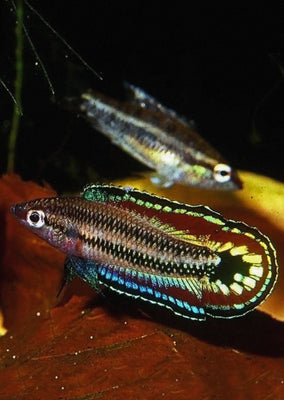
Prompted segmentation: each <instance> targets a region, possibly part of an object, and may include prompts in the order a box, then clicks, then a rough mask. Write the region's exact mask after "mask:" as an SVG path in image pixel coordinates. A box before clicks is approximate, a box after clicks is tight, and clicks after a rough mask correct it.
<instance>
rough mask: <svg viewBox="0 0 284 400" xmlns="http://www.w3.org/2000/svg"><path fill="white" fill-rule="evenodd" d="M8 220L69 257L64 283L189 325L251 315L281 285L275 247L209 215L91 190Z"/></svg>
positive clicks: (27, 207) (26, 207)
mask: <svg viewBox="0 0 284 400" xmlns="http://www.w3.org/2000/svg"><path fill="white" fill-rule="evenodd" d="M11 212H12V213H13V214H14V216H15V217H16V218H17V219H18V220H19V222H20V223H22V224H23V225H24V226H26V227H27V228H29V229H30V230H32V231H33V232H34V233H35V234H37V235H38V236H40V237H41V238H43V239H45V240H46V241H47V242H48V243H50V244H51V245H53V246H55V247H57V248H59V249H60V250H61V251H63V252H64V253H66V254H67V256H68V257H67V260H66V263H65V271H66V277H65V279H66V281H68V280H70V279H71V278H72V277H73V276H74V275H78V276H80V277H81V278H82V279H83V280H84V281H86V282H88V283H89V284H90V285H91V286H92V287H93V288H95V289H98V288H100V286H101V285H104V286H106V287H108V288H110V289H111V290H113V291H115V292H118V293H121V294H124V295H127V296H130V297H132V298H139V299H142V300H144V301H148V302H150V303H152V304H153V305H155V306H161V307H166V308H167V309H169V310H171V311H172V312H174V313H175V314H177V315H179V316H182V317H184V318H190V319H196V320H201V321H202V320H205V319H206V317H207V316H211V317H215V318H234V317H238V316H241V315H244V314H246V313H248V312H249V311H252V310H253V309H254V308H255V307H257V306H258V305H259V304H260V303H262V302H263V301H264V300H265V298H266V297H267V296H268V295H269V294H270V293H271V291H272V289H273V287H274V285H275V282H276V279H277V274H278V266H277V260H276V252H275V249H274V247H273V245H272V243H271V242H270V240H269V238H268V237H267V236H265V235H264V234H262V233H260V232H259V231H258V230H257V229H256V228H254V227H250V226H248V225H246V224H245V223H243V222H238V221H233V220H227V219H225V218H224V217H223V216H221V215H220V214H219V213H217V212H216V211H213V210H211V209H210V208H209V207H207V206H191V205H186V204H182V203H179V202H176V201H170V200H167V199H165V198H161V197H158V196H155V195H152V194H148V193H146V192H141V191H139V190H134V189H130V188H121V187H115V186H109V185H90V186H87V187H86V188H85V189H84V191H83V194H82V197H56V198H45V199H37V200H34V201H29V202H26V203H21V204H16V205H14V206H13V207H12V208H11Z"/></svg>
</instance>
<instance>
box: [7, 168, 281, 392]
mask: <svg viewBox="0 0 284 400" xmlns="http://www.w3.org/2000/svg"><path fill="white" fill-rule="evenodd" d="M137 183H138V182H136V183H135V184H134V186H138V184H137ZM127 184H128V185H131V184H132V183H131V181H130V180H128V181H127ZM142 186H143V185H142ZM145 186H146V185H145ZM140 187H141V182H140ZM146 188H147V189H148V190H150V191H154V188H153V189H152V190H151V188H150V189H149V187H148V186H147V187H145V189H146ZM267 190H269V188H268V189H267ZM194 192H195V191H194V190H193V191H192V190H191V189H187V188H181V187H176V188H175V189H174V188H173V189H170V190H169V191H167V192H166V191H164V192H163V193H162V194H163V195H166V196H167V197H173V196H174V198H176V199H177V200H182V201H186V202H188V203H194V200H197V196H196V195H195V194H193V193H194ZM203 193H204V192H203ZM205 193H206V192H205ZM244 193H246V195H245V194H244V197H245V196H248V193H247V192H245V191H244ZM0 194H1V198H0V212H1V214H0V216H1V242H0V243H1V245H2V252H1V265H0V268H1V269H0V271H1V281H0V285H1V292H0V293H1V305H2V309H3V312H4V317H5V326H6V328H7V329H8V333H7V334H6V335H5V336H3V337H1V338H0V357H1V366H0V382H1V384H0V398H1V399H9V400H11V399H49V400H51V399H60V398H62V399H75V398H76V399H83V398H84V399H95V398H100V399H108V400H109V399H110V400H112V399H123V398H125V399H128V400H132V399H150V400H151V399H155V400H156V399H158V398H161V399H173V398H174V399H177V400H179V399H180V400H183V399H187V400H188V399H216V400H217V399H218V400H222V399H228V398H229V399H273V400H280V399H283V398H284V345H283V337H284V323H283V322H281V321H277V320H276V319H273V318H272V317H271V316H270V315H268V314H265V313H262V312H260V311H254V312H253V313H251V314H250V315H248V316H246V317H243V318H239V319H235V320H210V321H208V322H206V323H197V322H193V321H186V320H182V319H179V318H174V317H173V316H171V315H168V314H167V313H166V312H161V310H157V309H155V308H153V307H150V306H147V307H146V306H145V305H144V304H140V303H139V304H138V303H135V304H134V303H133V302H131V301H129V300H127V299H125V298H122V297H119V296H114V295H110V294H108V293H106V297H101V296H100V295H98V294H96V293H95V292H94V291H92V290H91V289H90V288H89V287H88V286H87V285H85V284H84V283H83V282H81V281H80V280H77V281H75V282H72V283H71V284H70V285H69V287H68V288H67V290H66V292H65V294H64V296H63V298H60V299H57V298H56V294H57V291H58V288H59V286H60V282H61V277H62V266H63V260H64V256H63V255H62V254H61V253H60V252H58V251H57V250H55V249H54V248H52V247H51V246H49V245H48V244H46V243H45V242H43V241H41V240H40V239H38V238H37V237H35V236H34V235H33V234H32V233H30V232H28V231H27V230H25V229H24V228H23V227H22V226H20V225H19V224H18V223H17V222H16V221H15V220H14V219H13V218H12V217H11V215H10V214H9V212H8V209H9V207H10V206H11V205H12V204H13V203H15V202H18V201H24V200H29V199H31V198H36V197H47V196H52V195H54V192H53V191H52V190H51V189H50V188H41V187H38V186H37V185H35V184H34V183H32V182H23V181H21V179H20V178H19V177H17V176H14V175H11V176H4V177H3V178H2V179H1V180H0ZM160 194H161V193H160ZM270 195H271V193H270ZM194 196H195V197H194ZM204 196H205V195H204ZM238 196H239V194H236V195H232V194H224V193H218V194H216V193H214V196H213V195H211V198H212V199H213V197H214V199H215V202H217V203H218V201H217V200H216V199H218V198H219V199H221V203H222V202H223V205H222V206H220V208H219V210H220V211H222V212H223V213H224V214H225V216H228V217H233V218H234V219H243V220H245V221H247V222H249V223H252V224H254V225H257V226H258V227H259V228H260V229H261V230H262V231H264V232H265V233H267V234H268V235H269V236H270V237H271V238H272V239H273V241H274V242H275V245H276V247H277V248H278V250H279V256H280V258H281V260H283V248H284V246H283V239H282V237H283V232H281V230H280V227H279V226H278V225H277V224H275V223H274V222H273V221H272V220H271V218H270V216H266V217H265V220H264V219H263V215H264V212H263V211H261V214H258V212H259V209H258V208H257V206H255V204H256V202H255V201H252V200H251V202H253V204H254V206H253V208H254V209H255V210H254V212H253V213H252V210H251V209H250V208H248V206H247V204H246V203H244V202H243V201H240V200H239V199H238ZM182 197H183V198H182ZM209 197H210V196H209ZM226 198H227V199H229V198H231V199H232V200H231V203H230V201H229V200H226ZM189 199H190V200H192V201H189ZM209 200H210V199H209ZM209 200H208V199H206V201H201V202H202V203H208V202H209ZM208 204H209V203H208ZM230 204H231V206H230ZM211 206H212V204H211ZM217 207H218V204H217V205H216V204H215V207H214V208H217ZM282 211H283V210H282ZM282 211H281V212H280V214H279V215H280V216H282V215H283V212H282ZM281 241H282V247H280V245H281ZM282 275H283V274H281V279H280V281H279V284H278V285H279V286H280V287H281V288H283V277H282ZM279 286H278V287H279ZM278 287H277V288H276V290H275V293H276V299H277V300H275V302H274V303H273V301H272V304H273V307H272V311H273V313H274V314H275V315H276V314H277V315H280V314H281V312H280V313H278V311H279V308H281V307H282V311H283V295H282V293H283V289H282V290H279V289H278ZM277 290H279V293H278V294H277ZM273 296H274V294H273V295H272V296H271V298H272V297H273ZM268 301H269V300H268ZM279 304H282V306H281V307H279ZM139 307H141V310H140V309H139ZM149 315H151V318H149ZM282 316H283V314H282Z"/></svg>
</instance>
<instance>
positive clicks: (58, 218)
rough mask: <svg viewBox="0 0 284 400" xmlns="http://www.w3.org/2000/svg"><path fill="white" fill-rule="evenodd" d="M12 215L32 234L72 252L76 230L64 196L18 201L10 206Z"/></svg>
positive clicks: (76, 234)
mask: <svg viewBox="0 0 284 400" xmlns="http://www.w3.org/2000/svg"><path fill="white" fill-rule="evenodd" d="M10 211H11V213H12V215H13V216H14V217H15V218H16V220H18V221H19V222H20V224H22V225H24V226H25V227H26V228H28V229H29V230H30V231H32V232H33V233H34V234H36V235H37V236H39V237H40V238H42V239H44V240H45V241H47V242H48V243H49V244H51V245H52V246H54V247H57V248H59V249H60V250H61V251H63V252H64V253H67V254H73V252H74V249H75V246H76V239H77V238H78V230H77V229H76V228H75V227H74V226H75V224H74V220H73V219H72V218H71V217H70V215H68V205H67V203H66V201H65V199H64V198H44V199H36V200H32V201H28V202H25V203H18V204H15V205H13V206H12V207H11V208H10Z"/></svg>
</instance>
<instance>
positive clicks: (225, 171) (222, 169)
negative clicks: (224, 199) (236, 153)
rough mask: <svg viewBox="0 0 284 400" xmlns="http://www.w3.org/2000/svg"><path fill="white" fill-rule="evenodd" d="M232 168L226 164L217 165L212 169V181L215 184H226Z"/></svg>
mask: <svg viewBox="0 0 284 400" xmlns="http://www.w3.org/2000/svg"><path fill="white" fill-rule="evenodd" d="M231 173H232V168H231V167H230V166H229V165H227V164H222V163H220V164H217V165H215V167H214V169H213V175H214V179H215V180H216V181H217V182H220V183H223V182H228V181H229V180H230V179H231Z"/></svg>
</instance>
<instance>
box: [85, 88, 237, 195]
mask: <svg viewBox="0 0 284 400" xmlns="http://www.w3.org/2000/svg"><path fill="white" fill-rule="evenodd" d="M126 88H127V92H128V97H129V101H126V102H119V101H117V100H114V99H110V98H108V97H106V96H104V95H102V94H100V93H95V92H91V91H90V92H88V93H83V94H82V99H81V104H80V110H81V112H82V113H83V115H85V117H86V119H87V120H88V121H89V122H90V123H91V124H92V126H93V127H94V128H95V129H97V130H98V131H100V132H102V133H104V134H105V135H106V136H107V137H108V138H109V139H110V140H111V141H112V142H113V143H114V144H115V145H117V146H119V147H120V148H122V149H123V150H124V151H126V152H127V153H129V154H130V155H132V156H133V157H134V158H136V159H137V160H139V161H140V162H141V163H143V164H145V165H147V166H148V167H149V168H151V169H154V170H155V171H156V173H155V174H154V175H153V176H152V178H151V180H152V182H153V183H154V184H157V185H159V186H163V187H169V186H171V185H172V184H174V183H182V184H185V185H190V186H197V187H201V188H207V189H221V190H235V189H240V188H241V187H242V183H241V181H240V179H239V177H238V175H237V172H236V171H235V170H233V169H232V167H231V166H230V165H228V164H227V162H226V161H225V160H224V158H223V157H222V156H221V155H220V154H219V153H218V152H217V151H216V150H214V149H213V148H212V147H211V146H210V145H209V144H208V143H207V142H206V141H205V140H204V139H203V138H202V137H201V136H200V135H199V134H198V133H197V132H196V129H195V127H194V124H193V123H191V122H188V121H186V119H185V118H182V117H180V116H178V115H177V113H176V112H175V111H173V110H171V109H169V108H167V107H165V106H163V105H162V104H161V103H159V102H158V101H157V100H156V99H155V98H154V97H152V96H150V95H148V94H147V93H145V92H144V91H143V90H141V89H139V88H137V87H135V86H133V85H129V84H126Z"/></svg>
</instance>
